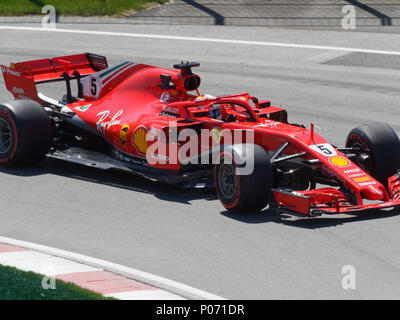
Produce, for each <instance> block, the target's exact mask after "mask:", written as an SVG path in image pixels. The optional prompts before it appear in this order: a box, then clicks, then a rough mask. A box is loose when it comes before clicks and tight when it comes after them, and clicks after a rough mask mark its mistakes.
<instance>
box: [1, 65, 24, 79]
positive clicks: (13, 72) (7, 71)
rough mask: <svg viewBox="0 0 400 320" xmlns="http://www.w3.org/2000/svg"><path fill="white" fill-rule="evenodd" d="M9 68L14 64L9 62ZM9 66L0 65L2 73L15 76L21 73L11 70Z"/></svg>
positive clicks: (12, 67)
mask: <svg viewBox="0 0 400 320" xmlns="http://www.w3.org/2000/svg"><path fill="white" fill-rule="evenodd" d="M11 69H14V64H11ZM11 69H10V68H7V67H4V66H1V72H3V73H8V74H9V75H11V76H15V77H20V76H21V73H19V72H17V71H13V70H11Z"/></svg>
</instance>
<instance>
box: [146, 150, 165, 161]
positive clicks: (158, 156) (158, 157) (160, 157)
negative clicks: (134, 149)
mask: <svg viewBox="0 0 400 320" xmlns="http://www.w3.org/2000/svg"><path fill="white" fill-rule="evenodd" d="M150 157H151V158H153V159H155V160H158V162H168V161H169V157H168V156H166V155H163V154H156V153H153V152H151V153H150Z"/></svg>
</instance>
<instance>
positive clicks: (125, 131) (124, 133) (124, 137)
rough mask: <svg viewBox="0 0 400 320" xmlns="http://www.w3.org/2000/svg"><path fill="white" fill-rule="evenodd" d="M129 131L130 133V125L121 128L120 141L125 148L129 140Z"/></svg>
mask: <svg viewBox="0 0 400 320" xmlns="http://www.w3.org/2000/svg"><path fill="white" fill-rule="evenodd" d="M128 131H129V125H127V124H126V125H124V126H123V127H122V128H121V131H120V132H119V141H120V142H121V145H122V146H123V147H124V146H125V145H126V140H127V139H128Z"/></svg>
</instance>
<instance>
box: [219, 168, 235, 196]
mask: <svg viewBox="0 0 400 320" xmlns="http://www.w3.org/2000/svg"><path fill="white" fill-rule="evenodd" d="M218 185H219V189H220V192H221V194H222V195H223V196H224V198H227V199H231V198H233V197H234V196H235V194H236V168H235V166H234V165H233V164H222V165H221V166H220V168H219V174H218Z"/></svg>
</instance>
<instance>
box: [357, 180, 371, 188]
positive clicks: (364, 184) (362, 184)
mask: <svg viewBox="0 0 400 320" xmlns="http://www.w3.org/2000/svg"><path fill="white" fill-rule="evenodd" d="M371 184H375V181H368V182H361V183H359V184H358V185H359V186H361V187H363V186H369V185H371Z"/></svg>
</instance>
